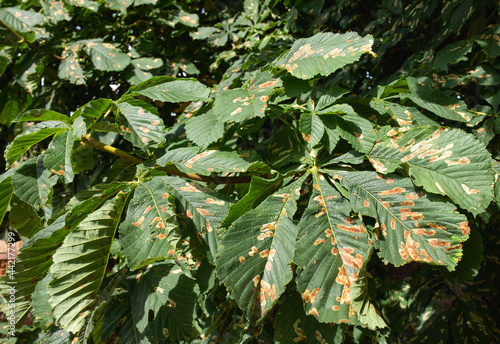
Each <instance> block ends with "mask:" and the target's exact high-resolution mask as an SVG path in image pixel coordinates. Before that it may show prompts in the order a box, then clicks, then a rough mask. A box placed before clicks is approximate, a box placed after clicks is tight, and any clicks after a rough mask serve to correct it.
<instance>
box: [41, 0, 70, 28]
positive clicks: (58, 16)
mask: <svg viewBox="0 0 500 344" xmlns="http://www.w3.org/2000/svg"><path fill="white" fill-rule="evenodd" d="M40 4H41V5H42V7H43V12H44V13H45V15H46V16H47V18H48V19H49V20H50V21H52V22H54V23H58V22H60V21H63V20H66V21H69V20H71V16H70V14H69V12H68V10H67V9H66V7H65V6H64V2H62V1H51V2H49V1H43V0H42V1H40Z"/></svg>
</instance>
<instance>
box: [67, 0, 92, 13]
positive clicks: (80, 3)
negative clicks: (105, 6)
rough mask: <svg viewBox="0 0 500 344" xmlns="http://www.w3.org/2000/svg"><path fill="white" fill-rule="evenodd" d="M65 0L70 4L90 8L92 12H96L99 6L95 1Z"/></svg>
mask: <svg viewBox="0 0 500 344" xmlns="http://www.w3.org/2000/svg"><path fill="white" fill-rule="evenodd" d="M65 1H66V2H67V3H69V4H70V5H73V6H77V7H83V8H86V9H88V10H91V11H92V12H97V10H98V8H99V4H98V3H97V2H95V1H90V0H65Z"/></svg>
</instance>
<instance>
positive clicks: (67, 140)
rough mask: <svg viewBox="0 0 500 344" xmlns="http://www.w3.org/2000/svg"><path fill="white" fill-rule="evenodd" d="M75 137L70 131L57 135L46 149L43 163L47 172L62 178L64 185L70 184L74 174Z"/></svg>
mask: <svg viewBox="0 0 500 344" xmlns="http://www.w3.org/2000/svg"><path fill="white" fill-rule="evenodd" d="M74 143H75V136H74V135H73V131H72V130H67V131H64V132H62V133H60V134H57V135H56V136H55V137H54V139H53V140H52V142H51V143H50V145H49V148H48V149H47V152H46V155H45V157H44V159H43V163H44V165H45V167H46V168H47V170H49V171H50V172H52V173H53V174H56V175H59V176H63V178H64V182H65V183H67V184H68V183H71V182H72V181H73V178H74V177H75V174H74V172H73V162H72V160H73V159H72V155H73V144H74Z"/></svg>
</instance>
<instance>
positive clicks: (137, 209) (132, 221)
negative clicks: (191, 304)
mask: <svg viewBox="0 0 500 344" xmlns="http://www.w3.org/2000/svg"><path fill="white" fill-rule="evenodd" d="M169 189H170V188H169V186H168V184H167V182H166V180H164V178H162V177H154V178H153V179H151V180H149V181H146V182H138V183H137V186H136V187H135V191H134V196H133V197H132V199H131V200H130V203H129V205H128V209H127V212H126V217H125V219H124V220H123V222H122V223H121V225H120V239H119V243H120V246H121V251H122V252H123V255H124V256H125V257H127V264H128V266H129V267H130V268H131V269H132V270H136V269H138V268H140V267H143V266H145V265H148V264H150V263H152V262H155V261H157V260H163V259H165V258H166V257H168V256H169V255H170V256H173V255H174V249H175V247H176V245H177V242H178V241H179V239H180V233H179V231H180V230H179V225H178V223H177V218H176V217H175V211H174V205H173V197H172V196H171V194H170V192H169V191H170V190H169Z"/></svg>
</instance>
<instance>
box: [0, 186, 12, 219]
mask: <svg viewBox="0 0 500 344" xmlns="http://www.w3.org/2000/svg"><path fill="white" fill-rule="evenodd" d="M13 193H14V188H13V187H12V177H8V178H5V179H4V180H2V181H1V182H0V223H2V221H3V218H4V217H5V214H6V213H7V209H8V208H9V204H10V200H11V198H12V194H13Z"/></svg>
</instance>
